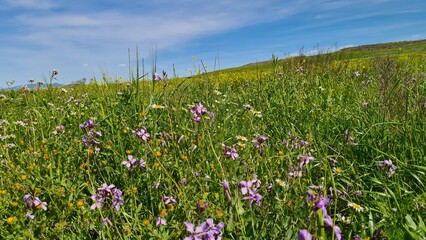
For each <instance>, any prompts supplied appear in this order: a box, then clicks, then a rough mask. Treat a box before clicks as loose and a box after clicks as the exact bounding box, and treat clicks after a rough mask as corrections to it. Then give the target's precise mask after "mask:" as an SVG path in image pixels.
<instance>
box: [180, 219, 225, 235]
mask: <svg viewBox="0 0 426 240" xmlns="http://www.w3.org/2000/svg"><path fill="white" fill-rule="evenodd" d="M183 224H185V228H186V230H187V231H188V232H189V233H190V235H189V236H188V237H185V238H184V240H199V239H222V229H223V228H224V227H225V224H224V223H223V222H220V223H218V224H214V222H213V219H211V218H208V219H207V220H206V221H205V222H203V223H201V224H200V225H198V226H197V227H194V225H193V224H192V223H190V222H184V223H183Z"/></svg>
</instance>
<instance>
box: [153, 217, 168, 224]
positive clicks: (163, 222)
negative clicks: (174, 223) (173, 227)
mask: <svg viewBox="0 0 426 240" xmlns="http://www.w3.org/2000/svg"><path fill="white" fill-rule="evenodd" d="M159 225H164V226H165V225H167V222H166V219H164V218H161V217H158V218H157V221H155V226H159Z"/></svg>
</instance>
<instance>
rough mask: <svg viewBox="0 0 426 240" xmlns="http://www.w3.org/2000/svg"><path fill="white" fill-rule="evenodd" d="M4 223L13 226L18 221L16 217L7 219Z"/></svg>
mask: <svg viewBox="0 0 426 240" xmlns="http://www.w3.org/2000/svg"><path fill="white" fill-rule="evenodd" d="M6 221H7V223H8V224H14V223H16V222H17V221H18V218H16V217H8V218H7V220H6Z"/></svg>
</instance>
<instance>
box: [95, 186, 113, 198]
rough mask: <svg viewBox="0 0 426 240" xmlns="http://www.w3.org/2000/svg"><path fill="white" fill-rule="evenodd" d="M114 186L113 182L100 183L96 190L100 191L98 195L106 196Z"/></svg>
mask: <svg viewBox="0 0 426 240" xmlns="http://www.w3.org/2000/svg"><path fill="white" fill-rule="evenodd" d="M114 188H115V185H114V184H110V185H107V184H106V183H103V184H102V187H100V188H98V191H99V192H100V195H101V196H102V197H105V196H107V195H108V194H109V193H111V191H112V190H113V189H114Z"/></svg>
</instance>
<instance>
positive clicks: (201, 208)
mask: <svg viewBox="0 0 426 240" xmlns="http://www.w3.org/2000/svg"><path fill="white" fill-rule="evenodd" d="M208 207H209V203H208V202H205V203H203V202H202V201H199V202H198V203H197V209H198V213H199V214H200V215H202V214H203V213H204V212H205V211H206V209H207V208H208Z"/></svg>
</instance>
